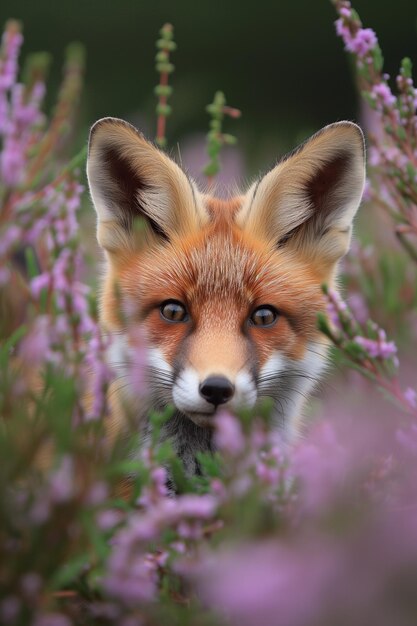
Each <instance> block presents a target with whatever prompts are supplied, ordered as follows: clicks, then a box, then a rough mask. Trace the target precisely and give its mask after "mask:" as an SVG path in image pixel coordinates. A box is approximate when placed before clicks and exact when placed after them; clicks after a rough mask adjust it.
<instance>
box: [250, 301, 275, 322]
mask: <svg viewBox="0 0 417 626" xmlns="http://www.w3.org/2000/svg"><path fill="white" fill-rule="evenodd" d="M277 319H278V311H277V310H276V309H275V308H274V307H273V306H271V305H269V304H263V305H262V306H258V308H257V309H255V310H254V312H253V313H252V315H251V316H250V318H249V321H250V323H251V324H252V326H272V325H273V324H275V322H276V321H277Z"/></svg>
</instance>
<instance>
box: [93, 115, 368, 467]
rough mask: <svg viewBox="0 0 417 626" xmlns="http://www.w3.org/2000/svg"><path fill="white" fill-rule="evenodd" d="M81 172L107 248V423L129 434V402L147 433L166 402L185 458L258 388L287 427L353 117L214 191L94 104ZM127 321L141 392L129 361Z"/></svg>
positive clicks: (358, 161)
mask: <svg viewBox="0 0 417 626" xmlns="http://www.w3.org/2000/svg"><path fill="white" fill-rule="evenodd" d="M87 174H88V181H89V187H90V193H91V197H92V200H93V204H94V207H95V209H96V213H97V238H98V242H99V244H100V246H101V247H102V249H103V250H104V254H105V261H106V262H105V273H104V278H103V284H102V291H101V301H100V311H101V324H102V328H103V330H104V331H105V332H106V333H108V334H109V335H111V337H112V346H111V349H110V352H109V364H110V365H111V366H112V367H113V368H114V371H115V380H114V383H113V384H112V389H111V392H110V393H111V394H112V397H113V401H112V405H113V408H112V410H111V414H110V415H109V417H108V420H109V428H110V430H112V431H113V432H116V431H120V430H124V431H125V432H126V434H127V435H128V432H129V428H131V427H132V426H131V420H127V419H126V417H125V414H126V412H127V413H130V415H133V416H134V417H135V419H137V422H136V423H137V424H138V427H139V428H141V429H142V432H143V433H144V437H146V433H147V432H148V430H149V423H148V415H149V413H150V412H151V411H152V410H155V409H161V408H164V407H165V406H167V405H169V404H172V405H173V406H174V407H175V412H174V414H173V416H172V417H171V418H170V419H169V420H168V422H167V423H166V424H165V426H164V429H163V436H164V437H169V438H170V439H171V440H172V442H173V444H174V448H175V449H176V450H177V452H178V453H179V455H180V456H181V457H182V458H183V460H184V462H185V464H186V467H187V471H190V472H194V471H197V470H198V467H197V463H196V461H195V456H196V453H197V452H198V451H201V450H211V449H212V430H213V429H212V426H213V423H214V419H215V415H216V413H217V412H218V411H220V410H230V411H232V412H233V411H238V410H239V409H240V408H242V407H254V406H255V405H256V403H257V402H258V401H259V400H261V399H262V398H265V397H269V398H272V401H273V406H274V409H273V423H274V424H275V426H276V428H277V429H280V431H281V432H282V434H283V436H284V437H285V438H287V439H292V438H294V437H295V436H296V435H297V433H299V431H300V429H301V428H302V424H303V420H302V415H303V407H304V405H305V403H306V400H307V399H308V396H309V394H310V393H311V391H312V390H313V388H314V386H315V385H316V384H317V382H318V381H319V379H320V377H321V375H322V373H323V371H324V370H325V368H326V362H327V352H328V343H327V340H326V338H325V337H324V336H323V335H322V334H321V333H320V332H319V331H318V329H317V314H318V312H319V311H323V310H324V309H325V303H324V297H323V294H322V289H321V286H322V285H323V284H324V283H325V284H327V285H329V286H332V287H333V288H334V287H335V286H336V281H337V266H338V262H339V260H340V259H341V258H342V257H343V256H344V255H345V254H346V252H347V251H348V249H349V245H350V239H351V233H352V222H353V219H354V216H355V214H356V212H357V210H358V207H359V204H360V201H361V197H362V192H363V187H364V182H365V149H364V139H363V135H362V131H361V130H360V128H359V127H358V126H357V125H356V124H354V123H352V122H346V121H344V122H337V123H335V124H330V125H329V126H326V127H325V128H323V129H322V130H320V131H319V132H318V133H316V134H315V135H314V136H313V137H311V138H310V139H309V140H308V141H306V142H305V143H304V144H303V145H301V146H300V147H298V148H297V149H296V150H295V151H293V152H292V153H291V154H290V155H288V156H286V157H284V158H283V159H281V160H280V161H279V162H278V164H277V165H276V166H275V167H273V168H272V169H271V170H270V171H269V172H267V173H266V174H265V175H263V176H262V177H260V178H259V180H257V181H255V182H254V184H252V185H251V187H250V188H249V189H248V190H247V191H246V192H245V193H242V194H241V195H238V196H233V197H230V199H228V200H220V199H218V198H216V197H213V196H211V195H208V194H206V193H204V192H202V191H200V190H199V189H198V188H197V186H196V184H195V183H194V182H193V181H192V180H191V179H190V178H189V177H188V176H187V174H186V173H185V172H184V171H183V170H182V169H181V168H180V167H179V166H178V165H177V164H176V163H175V162H174V161H173V160H172V159H171V158H169V157H168V156H167V154H165V153H164V152H162V151H161V150H159V149H158V148H156V147H155V146H154V145H153V144H152V143H151V142H149V141H147V140H146V139H145V138H144V137H143V135H142V134H141V133H140V132H138V131H137V130H136V129H135V128H134V127H133V126H131V125H130V124H128V123H127V122H124V121H122V120H119V119H115V118H104V119H101V120H99V121H98V122H96V123H95V124H94V126H93V127H92V129H91V133H90V140H89V152H88V164H87ZM137 333H140V335H141V337H142V339H143V342H145V343H146V346H147V356H146V360H147V366H146V390H147V391H146V398H139V397H138V392H137V386H136V385H135V382H134V376H133V375H132V370H133V368H134V360H135V351H136V350H137V348H136V347H135V341H134V337H135V336H136V335H137ZM143 342H142V343H143Z"/></svg>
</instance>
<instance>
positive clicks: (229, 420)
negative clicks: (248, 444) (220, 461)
mask: <svg viewBox="0 0 417 626" xmlns="http://www.w3.org/2000/svg"><path fill="white" fill-rule="evenodd" d="M214 443H215V445H216V447H217V448H218V449H219V450H220V451H221V452H224V453H226V454H230V455H231V456H236V455H238V454H240V453H241V452H242V451H243V450H244V447H245V438H244V436H243V433H242V427H241V425H240V422H239V420H238V419H237V418H236V417H235V416H234V415H231V414H230V413H228V412H227V411H221V412H220V413H219V414H218V416H217V417H216V420H215V434H214Z"/></svg>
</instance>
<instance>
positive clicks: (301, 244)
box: [237, 122, 365, 271]
mask: <svg viewBox="0 0 417 626" xmlns="http://www.w3.org/2000/svg"><path fill="white" fill-rule="evenodd" d="M364 184H365V144H364V138H363V134H362V131H361V129H360V128H359V126H357V125H356V124H353V123H352V122H337V123H335V124H331V125H329V126H326V127H325V128H323V129H322V130H321V131H319V132H318V133H317V134H316V135H314V136H313V137H311V139H309V140H308V141H307V142H306V143H304V144H303V145H302V146H300V147H299V148H297V149H296V150H295V151H294V152H293V153H292V154H290V155H289V156H288V157H286V158H284V159H283V160H282V161H281V162H280V163H279V164H278V165H277V166H276V167H275V168H274V169H273V170H271V171H270V172H268V174H266V175H265V176H264V177H263V178H262V179H261V180H260V181H258V183H256V184H255V185H254V186H253V187H252V188H251V189H250V190H249V192H248V194H247V197H246V200H245V202H244V205H243V206H242V209H241V211H240V213H239V215H238V216H237V220H238V222H239V224H240V225H241V226H242V227H243V228H244V229H247V230H248V231H250V232H251V233H253V234H254V235H255V236H259V237H261V238H264V239H265V238H267V239H268V240H270V241H271V243H273V245H275V246H279V247H281V246H286V247H288V248H290V249H293V250H294V251H296V252H298V253H301V254H302V255H303V256H305V257H307V258H308V259H310V260H311V259H312V258H313V259H314V261H315V263H317V265H318V266H320V267H321V268H322V269H323V270H324V271H327V270H330V269H331V268H332V267H333V265H334V264H335V263H336V262H337V260H338V259H340V257H342V256H343V255H344V254H345V253H346V252H347V251H348V249H349V244H350V238H351V233H352V221H353V218H354V216H355V213H356V211H357V210H358V208H359V204H360V201H361V198H362V193H363V188H364Z"/></svg>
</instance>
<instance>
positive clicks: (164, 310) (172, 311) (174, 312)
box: [159, 300, 188, 322]
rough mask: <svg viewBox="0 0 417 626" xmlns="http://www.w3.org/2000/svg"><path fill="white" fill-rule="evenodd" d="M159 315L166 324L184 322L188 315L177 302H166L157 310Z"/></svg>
mask: <svg viewBox="0 0 417 626" xmlns="http://www.w3.org/2000/svg"><path fill="white" fill-rule="evenodd" d="M159 310H160V311H161V315H162V317H163V318H164V319H166V320H168V322H186V321H187V320H188V313H187V309H186V308H185V306H184V305H183V304H182V303H181V302H178V300H166V301H165V302H163V303H162V304H161V306H160V308H159Z"/></svg>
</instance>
